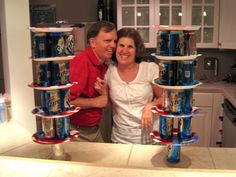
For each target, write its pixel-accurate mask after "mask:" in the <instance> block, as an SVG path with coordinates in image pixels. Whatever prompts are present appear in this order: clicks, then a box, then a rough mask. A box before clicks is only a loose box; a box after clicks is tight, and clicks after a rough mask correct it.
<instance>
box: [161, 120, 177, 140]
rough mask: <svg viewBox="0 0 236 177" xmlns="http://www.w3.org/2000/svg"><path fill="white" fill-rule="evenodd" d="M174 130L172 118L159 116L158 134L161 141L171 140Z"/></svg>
mask: <svg viewBox="0 0 236 177" xmlns="http://www.w3.org/2000/svg"><path fill="white" fill-rule="evenodd" d="M173 129H174V118H173V117H165V116H160V123H159V134H160V137H161V138H163V139H166V140H167V139H172V138H173Z"/></svg>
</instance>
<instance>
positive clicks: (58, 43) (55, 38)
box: [47, 32, 65, 57]
mask: <svg viewBox="0 0 236 177" xmlns="http://www.w3.org/2000/svg"><path fill="white" fill-rule="evenodd" d="M47 41H48V42H47V56H48V57H60V56H65V49H64V45H65V41H64V36H63V33H62V32H50V33H49V34H48V40H47Z"/></svg>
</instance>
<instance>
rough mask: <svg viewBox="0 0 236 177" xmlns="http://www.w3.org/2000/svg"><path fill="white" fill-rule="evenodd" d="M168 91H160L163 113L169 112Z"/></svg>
mask: <svg viewBox="0 0 236 177" xmlns="http://www.w3.org/2000/svg"><path fill="white" fill-rule="evenodd" d="M168 92H169V90H167V89H162V109H163V111H164V112H167V113H169V112H170V100H169V93H168Z"/></svg>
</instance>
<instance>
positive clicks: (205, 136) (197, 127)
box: [192, 107, 212, 147]
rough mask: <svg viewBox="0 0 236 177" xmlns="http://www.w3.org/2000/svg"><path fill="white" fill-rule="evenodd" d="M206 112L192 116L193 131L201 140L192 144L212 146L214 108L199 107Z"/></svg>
mask: <svg viewBox="0 0 236 177" xmlns="http://www.w3.org/2000/svg"><path fill="white" fill-rule="evenodd" d="M199 108H200V109H201V110H202V111H203V113H204V114H202V115H199V116H195V117H193V118H192V132H196V133H197V134H198V135H199V140H198V141H197V142H195V143H194V144H192V146H205V147H207V146H210V133H211V131H210V130H211V116H212V109H211V108H207V107H199Z"/></svg>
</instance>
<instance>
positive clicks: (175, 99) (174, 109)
mask: <svg viewBox="0 0 236 177" xmlns="http://www.w3.org/2000/svg"><path fill="white" fill-rule="evenodd" d="M184 97H185V92H184V90H170V92H169V99H170V112H171V113H172V114H174V115H180V114H182V113H183V106H184V105H183V104H184Z"/></svg>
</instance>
